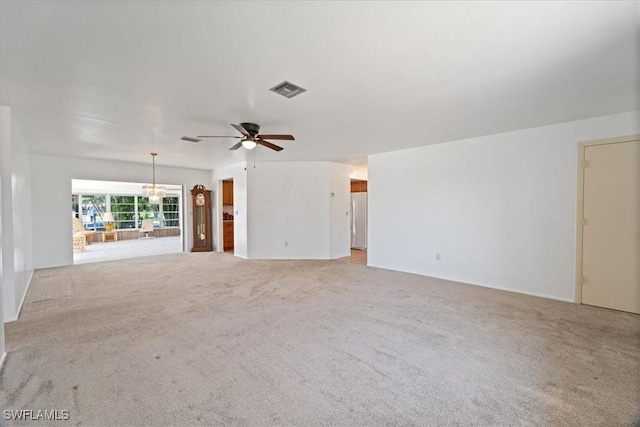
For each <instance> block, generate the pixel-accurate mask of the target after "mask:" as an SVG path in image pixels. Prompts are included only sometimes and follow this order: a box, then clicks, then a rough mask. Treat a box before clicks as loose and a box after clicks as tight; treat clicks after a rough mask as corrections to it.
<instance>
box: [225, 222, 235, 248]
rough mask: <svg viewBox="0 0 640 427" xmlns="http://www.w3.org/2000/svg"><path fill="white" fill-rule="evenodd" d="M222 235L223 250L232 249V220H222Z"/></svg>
mask: <svg viewBox="0 0 640 427" xmlns="http://www.w3.org/2000/svg"><path fill="white" fill-rule="evenodd" d="M222 235H223V237H222V240H223V242H224V243H223V245H224V250H225V251H226V250H228V249H233V221H223V222H222Z"/></svg>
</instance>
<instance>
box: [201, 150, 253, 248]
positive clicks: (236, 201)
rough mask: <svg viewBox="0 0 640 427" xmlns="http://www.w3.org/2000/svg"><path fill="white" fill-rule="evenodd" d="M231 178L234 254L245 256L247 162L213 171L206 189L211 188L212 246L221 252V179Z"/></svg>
mask: <svg viewBox="0 0 640 427" xmlns="http://www.w3.org/2000/svg"><path fill="white" fill-rule="evenodd" d="M224 179H233V233H234V235H233V250H234V254H235V255H236V256H239V257H241V258H247V253H248V249H247V220H248V217H247V164H246V163H245V162H242V163H237V164H235V165H231V166H228V167H225V168H220V169H216V170H215V171H213V179H212V181H211V185H210V187H207V188H208V189H210V190H212V191H213V193H212V200H213V203H212V204H213V206H212V207H213V224H214V225H213V229H214V230H216V233H215V234H214V241H213V244H214V247H215V249H216V250H217V251H218V252H222V251H223V250H224V249H223V247H222V246H223V245H222V244H221V242H222V239H223V237H222V213H223V212H224V207H223V205H222V182H221V181H222V180H224Z"/></svg>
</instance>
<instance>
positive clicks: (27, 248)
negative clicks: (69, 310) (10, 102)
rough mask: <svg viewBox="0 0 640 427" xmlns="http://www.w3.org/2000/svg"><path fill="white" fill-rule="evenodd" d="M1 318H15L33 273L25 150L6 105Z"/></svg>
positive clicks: (0, 140)
mask: <svg viewBox="0 0 640 427" xmlns="http://www.w3.org/2000/svg"><path fill="white" fill-rule="evenodd" d="M0 116H1V119H0V127H1V135H0V151H2V156H1V157H2V159H1V163H2V164H1V165H0V173H1V174H2V198H3V201H2V208H3V210H2V227H3V235H2V294H3V301H2V303H3V319H4V321H12V320H16V319H17V316H18V313H19V310H20V306H21V305H22V301H23V299H24V297H25V295H26V292H27V287H28V285H29V282H30V280H31V276H32V274H33V241H32V228H31V226H32V209H31V176H30V165H29V153H28V150H27V146H26V144H25V141H24V139H23V137H22V133H21V132H20V127H19V126H18V123H17V122H16V120H15V118H14V117H13V114H12V112H11V109H10V108H9V107H0Z"/></svg>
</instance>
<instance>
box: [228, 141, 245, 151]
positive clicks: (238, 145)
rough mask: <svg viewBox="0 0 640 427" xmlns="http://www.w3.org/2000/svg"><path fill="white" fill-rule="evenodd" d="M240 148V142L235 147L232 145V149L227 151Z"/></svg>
mask: <svg viewBox="0 0 640 427" xmlns="http://www.w3.org/2000/svg"><path fill="white" fill-rule="evenodd" d="M240 147H242V141H240V142H238V143H237V144H236V145H234V146H233V147H231V148H229V150H237V149H238V148H240Z"/></svg>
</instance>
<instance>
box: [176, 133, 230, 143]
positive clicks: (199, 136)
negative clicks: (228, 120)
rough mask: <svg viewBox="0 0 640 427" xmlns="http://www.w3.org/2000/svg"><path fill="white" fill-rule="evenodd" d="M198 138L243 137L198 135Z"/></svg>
mask: <svg viewBox="0 0 640 427" xmlns="http://www.w3.org/2000/svg"><path fill="white" fill-rule="evenodd" d="M198 138H242V137H241V136H227V135H198ZM183 139H184V138H183ZM193 142H195V141H193Z"/></svg>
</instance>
